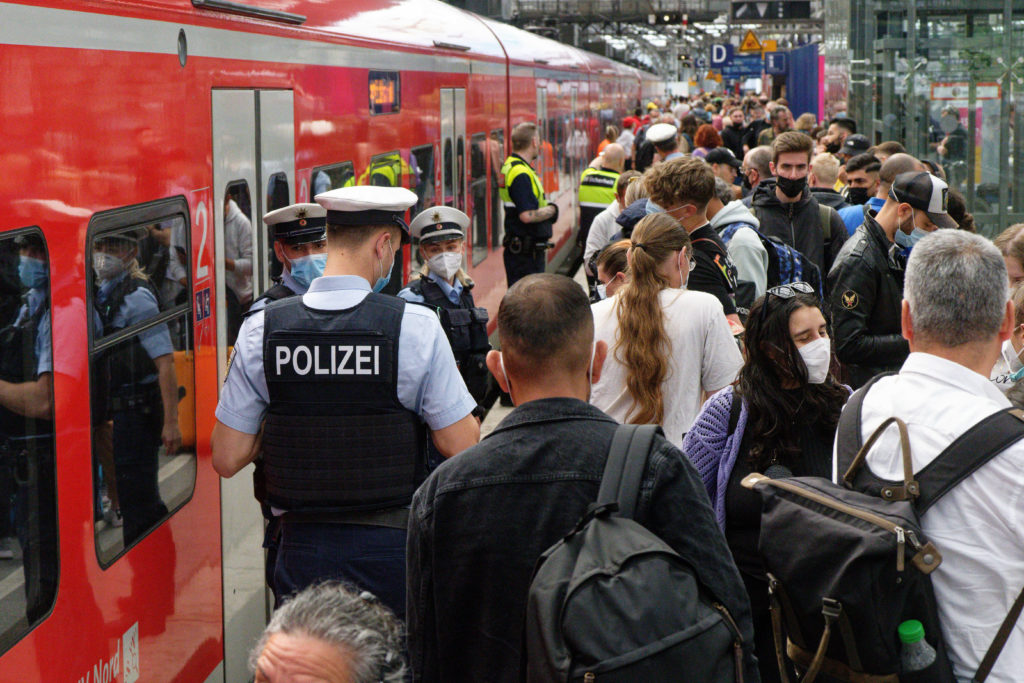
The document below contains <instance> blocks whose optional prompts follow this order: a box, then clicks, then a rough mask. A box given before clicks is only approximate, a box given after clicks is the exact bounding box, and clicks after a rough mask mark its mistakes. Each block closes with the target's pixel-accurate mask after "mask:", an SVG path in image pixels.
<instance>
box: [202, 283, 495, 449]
mask: <svg viewBox="0 0 1024 683" xmlns="http://www.w3.org/2000/svg"><path fill="white" fill-rule="evenodd" d="M369 293H370V283H369V282H367V281H366V280H364V279H363V278H361V277H359V276H357V275H335V276H324V277H318V278H317V279H315V280H313V282H312V284H311V285H310V286H309V291H308V292H306V293H305V294H304V295H303V296H302V301H303V303H305V304H306V305H307V306H309V307H310V308H314V309H317V310H321V311H337V310H343V309H347V308H352V307H353V306H356V305H358V304H359V303H360V302H362V300H363V299H365V298H366V295H367V294H369ZM265 316H266V313H265V312H264V311H257V312H256V313H254V314H253V315H250V316H248V317H247V318H246V319H245V321H244V322H243V323H242V328H241V329H240V330H239V332H238V339H237V340H236V341H235V350H234V355H233V356H232V360H231V367H230V369H229V371H228V376H227V378H226V379H225V380H224V386H223V388H222V389H221V392H220V402H218V403H217V411H216V413H215V414H216V416H217V419H218V420H219V421H220V422H221V423H223V424H224V425H226V426H228V427H231V428H232V429H236V430H238V431H240V432H244V433H246V434H256V433H257V432H258V431H259V428H260V424H261V423H262V422H263V417H264V415H265V414H266V411H267V404H268V403H269V402H270V394H269V392H268V390H267V378H266V375H265V374H264V369H263V324H264V318H265ZM398 400H399V401H400V402H401V404H402V405H403V406H405V407H406V408H407V409H408V410H410V411H412V412H414V413H416V414H417V415H419V416H420V417H421V418H422V419H423V421H424V422H426V423H427V425H428V426H429V427H430V428H431V429H434V430H437V429H444V428H445V427H449V426H451V425H453V424H455V423H456V422H458V421H459V420H461V419H462V418H464V417H466V416H467V415H469V414H470V413H471V412H472V411H473V409H474V408H475V407H476V401H474V400H473V397H472V395H470V393H469V390H468V389H466V383H465V382H464V381H463V380H462V376H461V375H460V374H459V370H458V368H457V367H456V365H455V356H454V354H452V348H451V346H450V345H449V344H448V339H447V337H445V334H444V331H443V330H442V329H441V323H440V322H439V321H438V319H437V316H436V315H435V314H434V313H433V312H432V311H430V309H428V308H426V307H423V306H406V307H405V312H404V313H403V315H402V328H401V332H400V334H399V339H398Z"/></svg>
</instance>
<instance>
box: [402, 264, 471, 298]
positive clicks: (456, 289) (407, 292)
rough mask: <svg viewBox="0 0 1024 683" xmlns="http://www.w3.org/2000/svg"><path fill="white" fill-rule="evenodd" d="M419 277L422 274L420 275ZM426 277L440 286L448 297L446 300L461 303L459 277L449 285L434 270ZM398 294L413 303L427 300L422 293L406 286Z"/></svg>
mask: <svg viewBox="0 0 1024 683" xmlns="http://www.w3.org/2000/svg"><path fill="white" fill-rule="evenodd" d="M420 277H423V276H422V275H420ZM427 277H428V278H430V280H431V281H433V282H435V283H436V284H437V286H439V287H440V288H441V291H442V292H444V295H445V296H446V297H448V300H449V301H451V302H452V303H453V304H456V305H458V304H460V303H462V283H461V282H459V278H455V284H454V285H450V284H448V283H447V282H445V281H444V279H442V278H441V276H440V275H438V274H437V273H435V272H434V271H430V272H429V273H428V274H427ZM398 296H400V297H402V298H403V299H405V300H406V301H411V302H413V303H414V304H424V303H426V302H427V300H426V299H424V298H423V296H422V295H420V294H416V293H415V292H413V291H412V290H411V289H409V288H408V287H406V288H405V289H403V290H402V291H400V292H399V293H398Z"/></svg>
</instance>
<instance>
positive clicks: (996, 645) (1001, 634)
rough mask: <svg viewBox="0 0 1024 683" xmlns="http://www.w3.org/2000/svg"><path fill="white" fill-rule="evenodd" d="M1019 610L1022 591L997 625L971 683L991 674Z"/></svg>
mask: <svg viewBox="0 0 1024 683" xmlns="http://www.w3.org/2000/svg"><path fill="white" fill-rule="evenodd" d="M1021 609H1024V589H1021V591H1020V593H1019V594H1018V595H1017V599H1016V600H1014V601H1013V605H1012V606H1011V607H1010V611H1009V613H1007V615H1006V618H1005V619H1003V623H1001V624H1000V625H999V630H998V631H996V637H995V638H993V639H992V644H991V645H989V646H988V651H987V652H985V656H984V657H983V658H982V660H981V664H979V665H978V670H977V671H975V672H974V678H972V679H971V680H972V682H973V683H982V682H983V681H984V680H985V679H986V678H988V675H989V673H991V672H992V667H993V666H995V664H996V660H997V659H998V658H999V654H1000V653H1001V652H1002V651H1003V646H1005V645H1006V641H1007V640H1008V639H1009V638H1010V634H1011V633H1012V632H1013V627H1014V626H1016V625H1017V619H1019V618H1020V613H1021Z"/></svg>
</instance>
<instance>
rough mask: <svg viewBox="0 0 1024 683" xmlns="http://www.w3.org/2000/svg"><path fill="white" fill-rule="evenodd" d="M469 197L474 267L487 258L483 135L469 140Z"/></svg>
mask: <svg viewBox="0 0 1024 683" xmlns="http://www.w3.org/2000/svg"><path fill="white" fill-rule="evenodd" d="M469 196H470V202H472V207H471V208H472V216H471V218H472V220H473V226H472V227H473V265H474V266H475V265H476V264H478V263H480V262H481V261H483V260H484V259H485V258H487V136H486V135H484V134H483V133H477V134H476V135H474V136H472V137H471V138H470V139H469Z"/></svg>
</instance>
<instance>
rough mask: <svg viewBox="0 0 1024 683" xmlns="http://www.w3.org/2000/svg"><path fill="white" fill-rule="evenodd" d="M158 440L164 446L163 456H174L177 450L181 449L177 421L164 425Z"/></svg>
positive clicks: (179, 430)
mask: <svg viewBox="0 0 1024 683" xmlns="http://www.w3.org/2000/svg"><path fill="white" fill-rule="evenodd" d="M160 440H161V441H163V444H164V455H174V454H175V453H177V452H178V448H180V447H181V429H180V428H179V427H178V422H177V421H174V422H166V423H164V429H163V432H162V433H161V434H160Z"/></svg>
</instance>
